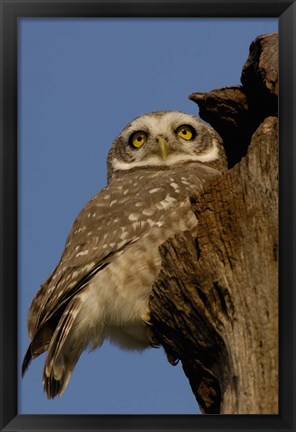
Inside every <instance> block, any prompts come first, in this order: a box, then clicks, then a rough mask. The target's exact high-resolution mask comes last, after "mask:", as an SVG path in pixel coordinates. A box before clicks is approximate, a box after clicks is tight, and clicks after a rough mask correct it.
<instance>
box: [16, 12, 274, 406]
mask: <svg viewBox="0 0 296 432" xmlns="http://www.w3.org/2000/svg"><path fill="white" fill-rule="evenodd" d="M277 25H278V23H277V20H276V19H259V18H256V19H221V18H218V19H197V18H196V19H180V18H177V19H172V18H168V19H160V18H159V19H152V18H149V19H148V18H147V19H146V18H143V19H138V18H137V19H123V18H117V19H111V18H110V19H109V18H108V19H29V18H22V19H20V20H19V62H18V64H19V78H18V79H19V129H18V134H19V370H20V364H21V361H22V357H23V354H24V353H25V351H26V348H27V345H28V343H29V339H28V336H27V328H26V319H27V311H28V308H29V306H30V303H31V300H32V298H33V296H34V295H35V293H36V291H37V289H38V288H39V286H40V284H41V283H42V282H43V281H44V280H45V279H46V277H47V276H48V274H49V273H50V272H51V271H52V269H53V268H54V266H55V265H56V264H57V262H58V260H59V257H60V255H61V253H62V250H63V247H64V243H65V240H66V236H67V234H68V232H69V230H70V228H71V225H72V223H73V221H74V219H75V217H76V215H77V213H78V212H79V210H80V209H81V208H82V206H83V205H84V204H85V203H86V202H87V201H88V200H89V199H90V198H91V197H92V195H94V194H95V193H96V192H97V191H98V190H100V189H102V187H104V186H105V184H106V156H107V152H108V149H109V147H110V145H111V143H112V141H113V140H114V138H115V137H116V136H117V134H118V133H119V132H120V131H121V129H122V128H123V127H124V126H125V125H126V124H127V123H128V122H129V121H130V120H132V119H133V118H134V117H137V116H138V115H141V114H143V113H145V112H149V111H154V110H161V109H177V110H180V111H184V112H188V113H191V114H196V115H197V114H198V110H197V105H196V104H194V103H193V102H191V101H189V100H188V99H187V96H188V95H189V94H190V93H192V92H195V91H210V90H212V89H214V88H219V87H224V86H229V85H236V84H239V83H240V74H241V69H242V66H243V64H244V62H245V60H246V59H247V56H248V50H249V45H250V43H251V41H252V40H253V39H254V38H255V37H256V36H258V35H260V34H264V33H269V32H273V31H277ZM43 362H44V355H43V356H41V357H39V358H38V359H36V360H35V361H34V362H33V363H32V364H31V366H30V368H29V370H28V372H27V374H26V375H25V377H24V379H21V377H20V378H19V413H20V414H196V413H198V412H199V411H198V409H197V405H196V401H195V398H194V396H193V395H192V393H191V389H190V386H189V383H188V381H187V379H186V377H185V375H184V374H183V371H182V367H181V365H180V364H179V365H178V366H176V367H172V366H171V365H170V364H169V363H168V362H167V360H166V357H165V355H164V353H163V351H162V349H159V350H156V349H150V350H147V351H145V352H143V353H133V352H124V351H121V350H119V348H117V347H114V346H111V345H110V344H109V343H107V342H106V343H105V344H104V345H103V346H102V347H101V348H100V349H99V350H97V351H95V352H94V353H90V354H88V353H85V354H83V355H82V356H81V358H80V360H79V363H78V365H77V367H76V369H75V371H74V373H73V376H72V378H71V381H70V383H69V385H68V388H67V389H66V391H65V393H64V395H63V396H62V397H61V398H57V399H55V400H48V399H47V398H46V396H45V394H44V393H43V389H42V384H41V376H42V368H43Z"/></svg>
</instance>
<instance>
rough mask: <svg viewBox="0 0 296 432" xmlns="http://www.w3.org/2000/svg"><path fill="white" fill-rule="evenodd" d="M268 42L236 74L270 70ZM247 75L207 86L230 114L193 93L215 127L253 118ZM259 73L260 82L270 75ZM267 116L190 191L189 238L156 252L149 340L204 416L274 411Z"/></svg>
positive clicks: (273, 178) (270, 123)
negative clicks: (227, 165) (226, 163)
mask: <svg viewBox="0 0 296 432" xmlns="http://www.w3.org/2000/svg"><path fill="white" fill-rule="evenodd" d="M262 41H263V42H262ZM276 43H277V38H276V36H275V34H271V35H265V36H262V37H260V38H257V39H256V40H255V41H254V42H253V43H252V45H251V52H250V56H249V59H248V60H247V63H246V65H248V66H247V67H246V66H245V67H244V69H243V70H244V71H246V70H252V71H253V74H254V73H256V77H257V78H258V75H259V74H258V68H259V69H260V70H261V69H262V67H263V66H262V64H263V65H264V67H265V70H271V71H272V73H274V71H275V66H274V65H273V66H269V67H268V68H267V66H266V61H270V59H271V58H273V59H274V58H276V57H275V56H274V52H275V48H274V46H275V45H276ZM263 45H264V49H262V46H263ZM258 46H259V47H260V49H261V51H260V50H259V49H258ZM252 50H253V51H254V50H255V53H254V52H253V51H252ZM266 50H272V53H271V54H270V53H269V55H268V53H267V52H266ZM262 58H263V60H262ZM250 59H251V60H250ZM264 59H267V60H264ZM273 61H274V60H273ZM252 62H253V63H252ZM260 62H261V63H260ZM251 64H252V66H251ZM248 73H249V72H248ZM253 74H251V73H249V75H248V74H246V73H245V75H244V80H245V82H244V83H243V86H242V89H239V96H237V91H236V88H237V87H233V88H228V89H227V91H226V93H225V89H221V91H217V90H216V91H215V92H216V99H215V100H216V101H220V102H221V94H224V95H225V94H226V96H227V97H226V99H227V104H228V105H227V104H226V105H227V106H229V105H230V104H231V103H232V104H233V107H234V109H233V110H230V111H229V110H228V111H227V109H226V110H223V108H221V106H222V105H223V104H222V105H221V104H220V105H219V103H220V102H219V103H217V106H219V107H218V108H217V110H216V111H215V110H214V111H215V115H214V116H212V117H211V114H213V104H210V108H209V110H210V111H211V112H212V113H211V112H210V114H209V110H207V108H206V107H205V101H206V100H208V96H207V95H205V96H204V97H203V98H202V99H200V98H199V97H197V99H196V101H197V102H198V103H200V101H201V100H202V102H201V103H202V104H204V105H203V109H204V111H205V112H204V115H208V116H209V117H210V118H211V119H214V120H213V122H214V123H215V122H216V123H217V119H218V120H219V122H220V124H221V128H222V129H223V122H224V124H225V125H226V126H225V127H226V128H227V127H229V125H230V124H232V126H231V127H233V128H236V129H238V130H239V131H240V133H242V131H241V130H240V128H241V120H240V118H241V117H240V116H237V114H235V113H238V112H241V110H242V106H243V111H244V124H245V125H247V126H246V127H247V128H248V133H249V134H250V131H252V129H253V128H254V125H255V124H256V122H254V113H253V112H252V109H253V108H252V107H253V106H254V105H253V101H251V102H250V97H251V98H252V97H253V94H252V86H251V85H250V86H249V88H248V85H246V80H247V81H248V83H249V82H250V81H251V80H252V79H253V78H252V77H253ZM247 75H248V77H247V78H246V76H247ZM261 76H263V78H262V80H261V81H262V83H263V85H264V86H266V85H267V84H266V83H267V82H269V81H268V73H266V72H265V73H264V74H261ZM272 80H273V83H274V82H275V77H274V75H273V77H272ZM250 88H251V90H250ZM275 88H276V86H275V85H273V86H269V87H268V88H267V90H266V93H265V97H266V98H269V97H271V98H273V97H274V96H275ZM229 89H230V90H229ZM233 89H234V90H233ZM228 90H229V91H228ZM231 94H232V96H231ZM250 94H251V96H249V95H250ZM261 96H262V95H261ZM210 97H211V98H212V97H213V92H211V93H210ZM224 101H225V98H224ZM224 105H225V104H224ZM265 105H266V101H265V102H264V103H262V106H265ZM250 107H251V108H250ZM250 110H251V111H250ZM269 111H270V110H269ZM229 112H230V114H229ZM205 113H206V114H205ZM268 113H269V112H267V111H266V110H265V111H264V112H260V113H258V115H257V118H258V119H260V120H262V118H263V120H262V121H260V122H259V126H258V127H257V128H256V130H255V132H254V133H253V134H252V135H251V139H250V141H251V142H250V143H249V145H248V146H247V149H246V156H245V157H244V158H242V159H241V160H240V162H238V163H236V164H235V165H234V166H233V168H231V169H230V170H229V171H228V172H226V173H224V174H223V175H221V176H218V177H217V178H215V179H214V180H213V181H212V182H210V183H208V184H207V185H206V187H205V188H204V190H203V192H202V193H201V194H199V195H198V196H195V197H191V202H192V209H193V211H194V213H195V215H196V217H197V220H198V227H197V234H195V235H194V236H193V235H192V233H190V232H185V233H179V234H177V235H176V236H175V237H174V238H171V239H169V240H168V241H167V242H165V243H164V244H163V245H162V246H161V248H160V251H161V256H162V269H161V272H160V275H159V278H158V280H157V281H156V283H155V285H154V288H153V293H152V296H151V298H150V307H151V320H152V323H153V326H154V331H155V336H156V337H157V339H158V340H159V341H160V342H161V344H162V345H163V347H164V349H165V351H166V353H167V355H168V359H169V360H170V361H173V359H180V360H181V362H182V366H183V369H184V372H185V374H186V376H187V377H188V380H189V383H190V386H191V389H192V391H193V394H194V395H195V397H196V400H197V402H198V404H199V406H200V408H201V410H202V412H203V413H206V414H217V413H221V414H277V413H278V352H277V350H278V341H277V336H278V297H277V294H278V259H277V248H278V219H277V216H278V215H277V208H278V174H277V167H278V154H277V118H276V116H274V115H272V116H270V115H268V116H266V114H268ZM273 114H276V113H275V112H273ZM248 115H249V121H248ZM229 116H230V117H231V119H229ZM221 135H222V134H221ZM229 151H231V146H230V147H229ZM241 156H242V155H241Z"/></svg>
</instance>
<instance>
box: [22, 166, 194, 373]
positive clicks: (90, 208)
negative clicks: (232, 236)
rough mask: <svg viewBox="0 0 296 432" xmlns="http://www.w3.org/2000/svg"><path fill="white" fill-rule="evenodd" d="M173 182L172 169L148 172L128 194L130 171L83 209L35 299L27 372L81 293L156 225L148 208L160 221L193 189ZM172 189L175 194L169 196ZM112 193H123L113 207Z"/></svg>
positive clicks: (25, 362) (47, 344)
mask: <svg viewBox="0 0 296 432" xmlns="http://www.w3.org/2000/svg"><path fill="white" fill-rule="evenodd" d="M195 176H196V173H195V175H194V177H195ZM160 177H161V178H160ZM131 178H132V181H133V182H135V180H137V178H135V175H132V176H131ZM170 182H171V179H170V176H168V175H167V173H166V172H163V173H159V172H158V173H157V175H154V176H152V177H151V178H150V179H149V182H148V181H147V175H146V178H145V181H144V182H139V184H137V185H136V186H135V183H133V185H132V187H133V190H132V192H133V193H128V194H124V190H123V189H124V188H125V187H126V188H127V186H129V185H130V183H131V182H130V181H129V175H126V176H125V178H124V179H123V180H120V181H114V182H112V183H111V184H110V185H109V186H107V187H106V188H104V189H103V190H102V191H100V192H99V193H97V194H96V195H95V196H94V197H93V198H92V199H91V200H90V201H89V202H88V203H87V204H86V206H85V207H84V208H83V209H82V211H81V212H80V214H79V215H78V216H77V218H76V220H75V221H74V224H73V226H72V229H71V231H70V233H69V235H68V238H67V240H66V246H65V249H64V252H63V254H62V257H61V260H60V262H59V264H58V265H57V267H56V268H55V270H54V271H53V272H52V273H51V275H50V276H49V277H48V279H47V280H46V281H45V282H44V283H43V284H42V285H41V287H40V289H39V291H38V293H37V294H36V296H35V298H34V300H33V301H32V304H31V307H30V310H29V316H28V330H29V335H30V338H31V344H30V346H29V348H28V351H27V353H26V355H25V357H24V361H23V368H22V371H23V373H24V372H25V371H26V369H27V367H28V365H29V363H30V361H31V359H32V358H35V357H37V356H38V355H40V354H41V353H42V352H44V351H46V350H47V349H49V345H50V343H51V340H52V338H53V335H54V332H55V331H56V329H57V326H58V324H59V322H60V321H61V320H63V319H64V317H63V315H64V313H65V311H66V309H67V307H68V305H70V304H71V302H72V301H73V299H74V298H75V296H76V295H77V294H78V293H79V292H80V291H81V290H83V289H84V288H85V287H86V286H87V284H88V282H89V281H90V280H91V279H92V278H93V276H94V275H95V274H96V273H97V272H99V271H100V270H101V269H103V268H104V267H106V266H107V265H108V264H109V263H110V262H112V261H113V260H114V258H115V257H116V255H117V254H118V253H120V252H121V251H122V250H123V249H124V248H125V247H126V246H127V245H128V244H130V243H133V242H135V241H137V240H138V239H139V238H140V237H141V236H142V235H143V233H145V232H147V231H150V230H151V216H150V215H149V211H148V212H146V215H145V212H142V210H148V209H151V210H153V220H154V221H155V223H159V221H161V220H164V218H165V217H166V216H167V215H168V209H169V207H171V206H174V205H176V203H177V201H180V199H181V196H182V195H183V197H184V196H185V195H187V194H185V193H184V191H183V194H182V193H181V194H180V191H178V192H176V190H175V186H174V187H170ZM160 185H161V187H159V186H160ZM183 187H184V186H183ZM184 189H186V188H185V187H184ZM125 190H127V189H125ZM151 191H153V193H151ZM155 191H157V192H155ZM168 191H169V200H168V201H166V199H167V197H168ZM122 192H123V193H122ZM187 192H188V191H187ZM111 197H112V198H114V197H117V200H115V201H118V204H119V205H118V206H114V207H113V205H112V202H114V199H113V201H112V198H111ZM143 197H144V201H143ZM141 200H142V201H143V203H144V206H143V208H142V210H141V208H139V210H136V209H137V207H136V206H137V204H139V203H140V202H141ZM161 202H163V203H164V205H165V207H164V208H161V206H159V203H161ZM164 209H165V211H164ZM133 211H135V212H136V211H139V213H141V223H140V222H137V221H135V222H133V218H132V217H131V216H132V215H133V213H132V212H133ZM145 221H146V222H147V223H145ZM148 222H149V223H148ZM131 226H133V228H132V230H131ZM123 227H126V229H129V230H131V231H128V232H127V234H128V235H127V236H126V237H125V236H122V237H120V234H119V233H120V232H121V229H122V228H123ZM119 239H120V241H119Z"/></svg>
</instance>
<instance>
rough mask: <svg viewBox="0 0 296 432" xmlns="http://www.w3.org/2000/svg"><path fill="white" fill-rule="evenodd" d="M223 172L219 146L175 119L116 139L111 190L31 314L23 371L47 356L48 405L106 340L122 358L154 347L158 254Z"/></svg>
mask: <svg viewBox="0 0 296 432" xmlns="http://www.w3.org/2000/svg"><path fill="white" fill-rule="evenodd" d="M182 127H183V129H182ZM177 131H178V132H177ZM187 133H188V136H189V138H188V136H186V134H187ZM186 138H188V139H186ZM184 147H185V150H184ZM225 163H226V160H225V156H224V153H223V147H222V145H221V139H220V137H219V136H218V135H217V134H216V133H215V132H214V131H213V130H212V129H211V128H210V127H209V126H207V125H205V124H203V123H202V122H201V121H199V120H197V119H196V118H195V117H193V116H190V115H186V114H183V113H179V112H170V111H164V112H157V113H151V114H146V115H144V116H141V117H139V118H137V119H135V120H134V121H133V122H131V123H130V124H129V125H128V126H127V127H126V128H125V129H124V130H123V132H122V133H121V134H120V135H119V136H118V137H117V139H116V140H115V141H114V143H113V144H112V147H111V149H110V152H109V155H108V178H109V184H108V185H107V186H106V187H105V188H104V189H103V190H102V191H100V192H99V193H97V194H96V195H95V196H94V197H93V198H92V199H91V200H90V201H89V202H88V203H87V204H86V206H85V207H84V208H83V209H82V211H81V212H80V214H79V215H78V217H77V218H76V220H75V222H74V224H73V227H72V229H71V231H70V233H69V236H68V238H67V241H66V245H65V249H64V252H63V254H62V256H61V260H60V262H59V264H58V265H57V267H56V268H55V270H54V271H53V272H52V274H51V275H50V276H49V278H48V279H47V281H46V282H45V283H44V284H43V285H41V288H40V290H39V291H38V293H37V294H36V296H35V298H34V300H33V302H32V304H31V307H30V311H29V317H28V330H29V336H30V338H31V344H30V346H29V349H28V351H27V353H26V355H25V358H24V363H23V371H25V369H26V368H27V366H28V364H29V362H30V360H31V359H32V358H34V357H36V356H38V355H39V354H41V353H42V352H44V351H47V357H46V360H45V367H44V375H43V384H44V389H45V391H46V393H47V395H48V397H55V396H56V395H57V394H62V392H63V391H64V389H65V387H66V385H67V383H68V381H69V379H70V377H71V374H72V371H73V369H74V367H75V364H76V362H77V361H78V359H79V356H80V354H81V352H82V351H83V350H84V349H86V348H87V347H89V348H90V349H95V348H96V347H98V346H100V345H101V344H102V343H103V341H104V339H105V338H108V339H109V340H110V341H111V342H113V343H115V344H117V345H119V346H120V347H122V348H125V349H145V348H147V347H148V346H149V343H150V340H149V333H148V332H147V320H149V296H150V293H151V290H152V286H153V283H154V281H155V280H156V278H157V276H158V274H159V271H160V268H161V256H160V253H159V246H160V245H161V244H162V243H164V241H165V240H166V239H168V238H169V237H172V236H174V235H175V234H176V233H177V232H180V231H186V230H190V231H193V230H194V228H195V226H196V224H197V219H196V217H195V215H194V214H193V212H192V210H191V207H190V200H189V197H190V196H191V195H192V194H196V193H198V192H199V191H200V190H201V189H202V187H203V185H204V183H205V182H206V181H209V180H210V179H211V178H213V177H214V176H216V175H217V174H219V172H221V171H223V170H224V169H225V166H226V165H225Z"/></svg>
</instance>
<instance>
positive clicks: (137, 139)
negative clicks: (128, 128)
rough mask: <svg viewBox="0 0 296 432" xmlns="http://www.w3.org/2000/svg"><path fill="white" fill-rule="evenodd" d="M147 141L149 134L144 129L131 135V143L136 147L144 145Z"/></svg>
mask: <svg viewBox="0 0 296 432" xmlns="http://www.w3.org/2000/svg"><path fill="white" fill-rule="evenodd" d="M146 141H147V134H146V133H145V132H143V131H139V132H135V133H133V134H132V135H131V137H130V144H131V145H132V146H133V147H135V148H140V147H142V145H143V144H145V142H146Z"/></svg>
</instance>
